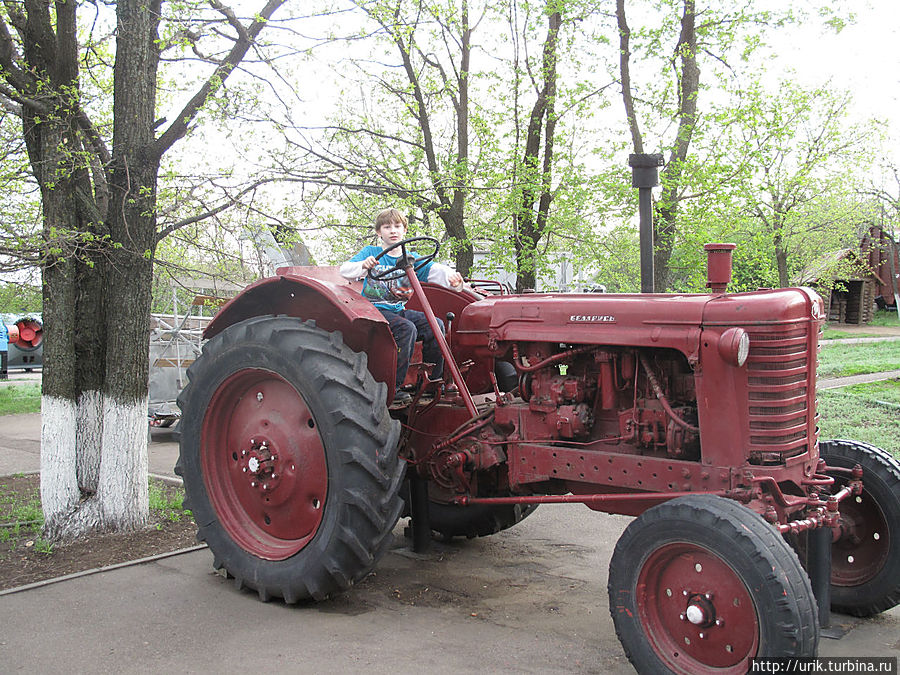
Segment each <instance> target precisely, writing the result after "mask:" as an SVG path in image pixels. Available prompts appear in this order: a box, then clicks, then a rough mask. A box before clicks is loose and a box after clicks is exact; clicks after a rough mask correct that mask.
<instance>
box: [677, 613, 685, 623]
mask: <svg viewBox="0 0 900 675" xmlns="http://www.w3.org/2000/svg"><path fill="white" fill-rule="evenodd" d="M678 618H679V619H681V620H682V621H687V614H685V613H684V612H682V613H681V614H679V615H678Z"/></svg>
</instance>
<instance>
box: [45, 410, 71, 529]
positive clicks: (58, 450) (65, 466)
mask: <svg viewBox="0 0 900 675" xmlns="http://www.w3.org/2000/svg"><path fill="white" fill-rule="evenodd" d="M75 417H76V411H75V402H74V401H71V400H68V399H64V398H59V397H56V396H42V397H41V504H42V505H43V509H44V521H45V525H44V529H45V532H46V533H48V534H50V535H51V536H52V534H53V533H54V532H55V531H56V530H58V529H59V528H60V527H61V526H62V524H63V521H64V520H65V518H66V516H67V514H69V513H70V512H71V511H72V510H73V509H74V508H75V507H76V506H77V504H78V501H79V499H80V498H81V491H80V490H79V489H78V481H77V480H76V474H75V466H76V459H75Z"/></svg>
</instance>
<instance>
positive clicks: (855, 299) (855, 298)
mask: <svg viewBox="0 0 900 675" xmlns="http://www.w3.org/2000/svg"><path fill="white" fill-rule="evenodd" d="M835 269H839V270H840V271H841V273H840V274H839V275H838V276H833V271H834V270H835ZM830 272H832V273H830ZM825 279H827V280H828V284H825V283H822V282H823V281H824V280H825ZM878 281H879V279H878V277H877V276H876V275H875V274H874V273H873V272H872V270H871V268H870V267H869V265H868V264H867V262H866V260H865V259H863V258H862V257H861V256H860V255H859V253H857V252H856V251H854V250H853V249H852V248H845V249H841V250H840V251H834V252H832V253H828V254H826V255H824V256H822V258H820V259H819V261H818V262H817V263H816V264H815V265H812V266H810V267H807V268H806V269H805V270H803V272H801V274H800V278H799V283H800V284H801V285H803V286H810V287H812V288H815V289H816V291H817V292H818V293H819V295H821V296H822V300H824V301H825V315H826V317H827V319H828V321H837V322H840V323H852V324H863V323H868V322H869V321H871V320H872V315H873V314H874V308H875V289H876V284H877V282H878Z"/></svg>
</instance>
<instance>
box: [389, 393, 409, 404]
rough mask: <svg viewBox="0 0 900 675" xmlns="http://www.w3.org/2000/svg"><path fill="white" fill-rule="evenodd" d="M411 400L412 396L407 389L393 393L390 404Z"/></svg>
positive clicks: (404, 402) (405, 402)
mask: <svg viewBox="0 0 900 675" xmlns="http://www.w3.org/2000/svg"><path fill="white" fill-rule="evenodd" d="M411 400H412V396H410V394H409V392H407V391H398V392H397V393H396V394H394V400H393V402H392V404H391V405H405V404H407V403H409V402H410V401H411Z"/></svg>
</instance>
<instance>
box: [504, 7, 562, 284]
mask: <svg viewBox="0 0 900 675" xmlns="http://www.w3.org/2000/svg"><path fill="white" fill-rule="evenodd" d="M561 26H562V15H561V14H560V12H553V13H552V14H550V15H549V16H548V30H547V38H546V40H545V41H544V50H543V59H542V69H541V72H542V73H543V76H544V82H543V87H542V88H541V90H540V91H539V92H538V95H537V99H536V100H535V103H534V107H533V108H532V109H531V115H530V116H529V118H528V131H527V132H526V136H525V152H524V154H523V158H522V169H523V170H522V176H521V180H522V183H523V188H522V202H521V206H520V208H519V212H518V213H517V214H516V217H515V248H516V291H517V292H518V293H521V292H523V291H524V290H526V289H534V288H536V285H537V257H538V244H539V243H540V241H541V239H542V238H543V237H544V235H545V233H546V231H547V223H548V218H549V214H550V202H551V201H552V195H551V192H550V184H551V180H550V179H551V175H552V169H553V142H554V137H555V133H556V110H555V104H556V60H557V44H558V38H559V29H560V27H561ZM542 136H543V140H544V143H543V146H542V145H541V138H542Z"/></svg>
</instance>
